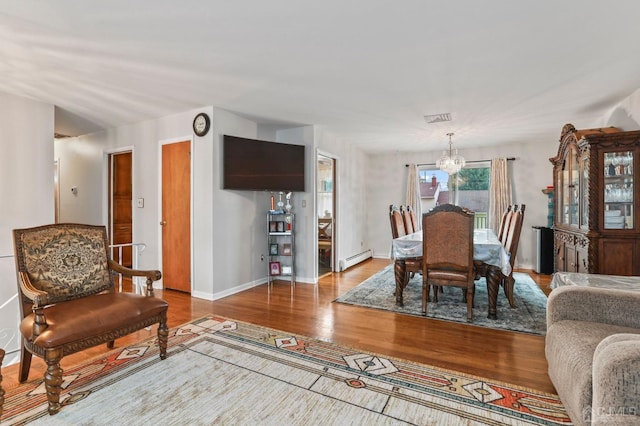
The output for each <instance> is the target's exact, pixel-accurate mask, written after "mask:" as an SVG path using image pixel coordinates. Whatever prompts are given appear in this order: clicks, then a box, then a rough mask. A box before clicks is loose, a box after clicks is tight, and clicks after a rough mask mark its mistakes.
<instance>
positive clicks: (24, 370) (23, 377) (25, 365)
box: [18, 343, 32, 383]
mask: <svg viewBox="0 0 640 426" xmlns="http://www.w3.org/2000/svg"><path fill="white" fill-rule="evenodd" d="M31 357H32V355H31V352H29V351H28V350H27V349H26V348H25V347H24V343H22V344H21V345H20V373H19V375H18V381H19V382H20V383H24V382H26V381H27V379H28V378H29V369H31Z"/></svg>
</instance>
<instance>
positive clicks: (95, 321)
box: [20, 293, 169, 348]
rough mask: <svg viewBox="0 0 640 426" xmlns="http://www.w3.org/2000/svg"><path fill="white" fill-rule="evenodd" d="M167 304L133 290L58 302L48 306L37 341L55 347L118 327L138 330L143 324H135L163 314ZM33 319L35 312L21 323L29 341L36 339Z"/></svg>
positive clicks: (39, 343)
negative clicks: (43, 324)
mask: <svg viewBox="0 0 640 426" xmlns="http://www.w3.org/2000/svg"><path fill="white" fill-rule="evenodd" d="M168 306H169V305H168V304H167V302H165V301H164V300H162V299H158V298H157V297H149V296H142V295H139V294H132V293H103V294H98V295H94V296H89V297H85V298H82V299H74V300H70V301H68V302H62V303H58V304H56V305H51V306H49V307H47V308H45V310H44V312H45V316H46V318H47V324H48V327H47V329H46V330H44V331H43V332H42V333H40V335H39V336H37V337H36V338H35V341H34V342H35V343H36V344H37V345H38V346H42V347H45V348H53V347H56V346H60V345H64V344H67V343H70V342H75V341H79V340H82V339H86V338H87V337H95V336H100V335H104V334H107V333H110V332H113V331H117V330H122V329H128V328H130V329H131V331H135V330H138V329H140V328H142V327H136V325H137V324H138V323H140V322H143V321H144V320H145V319H148V318H151V317H154V316H156V315H158V314H160V313H161V312H163V311H164V310H166V309H167V307H168ZM33 320H34V315H33V314H30V315H27V316H26V317H25V318H24V319H23V320H22V323H21V324H20V332H21V333H22V335H23V336H24V337H25V339H28V340H30V341H33V340H34V336H33ZM131 331H129V332H131ZM125 334H128V333H125Z"/></svg>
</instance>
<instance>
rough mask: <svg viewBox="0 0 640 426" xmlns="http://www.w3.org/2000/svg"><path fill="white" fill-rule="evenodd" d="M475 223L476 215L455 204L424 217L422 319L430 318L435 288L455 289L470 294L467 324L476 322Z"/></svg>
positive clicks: (467, 298)
mask: <svg viewBox="0 0 640 426" xmlns="http://www.w3.org/2000/svg"><path fill="white" fill-rule="evenodd" d="M474 219H475V214H474V213H473V212H471V211H469V210H467V209H464V208H462V207H459V206H454V205H452V204H442V205H439V206H437V207H435V208H434V209H433V210H431V211H430V212H428V213H425V214H424V215H423V217H422V232H423V234H424V236H423V238H422V315H426V314H427V302H428V301H429V290H430V287H431V286H454V287H462V288H463V289H464V290H466V301H467V321H468V322H471V321H472V320H473V294H474V284H473V281H474V279H475V271H474V265H473V227H474ZM427 235H428V236H429V238H427V237H426V236H427ZM434 291H436V290H435V289H434Z"/></svg>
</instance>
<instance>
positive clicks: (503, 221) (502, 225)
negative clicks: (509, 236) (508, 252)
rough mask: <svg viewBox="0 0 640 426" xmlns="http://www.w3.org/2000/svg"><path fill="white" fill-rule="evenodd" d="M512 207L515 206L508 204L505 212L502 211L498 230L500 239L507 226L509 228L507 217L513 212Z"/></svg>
mask: <svg viewBox="0 0 640 426" xmlns="http://www.w3.org/2000/svg"><path fill="white" fill-rule="evenodd" d="M512 207H513V206H511V205H508V206H507V209H506V210H505V211H504V213H502V219H500V225H499V227H498V232H497V235H498V239H499V240H500V241H502V235H503V234H504V232H505V228H507V226H506V225H507V217H510V213H511V209H512Z"/></svg>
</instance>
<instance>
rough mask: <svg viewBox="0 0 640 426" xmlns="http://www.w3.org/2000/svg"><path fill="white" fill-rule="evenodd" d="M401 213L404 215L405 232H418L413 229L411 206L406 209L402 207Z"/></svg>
mask: <svg viewBox="0 0 640 426" xmlns="http://www.w3.org/2000/svg"><path fill="white" fill-rule="evenodd" d="M400 213H401V214H402V222H403V223H404V230H405V232H406V233H407V235H408V234H413V233H414V232H416V230H415V229H414V228H413V222H412V221H411V213H410V212H409V206H407V207H406V208H405V207H403V206H400Z"/></svg>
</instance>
